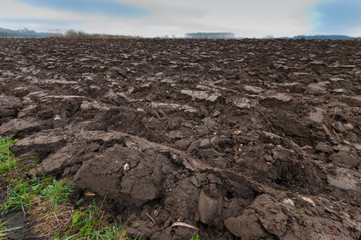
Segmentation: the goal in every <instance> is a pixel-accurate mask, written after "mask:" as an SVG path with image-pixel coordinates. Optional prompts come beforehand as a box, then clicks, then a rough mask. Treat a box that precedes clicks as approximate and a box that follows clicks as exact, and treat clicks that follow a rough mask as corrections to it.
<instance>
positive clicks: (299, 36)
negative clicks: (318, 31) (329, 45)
mask: <svg viewBox="0 0 361 240" xmlns="http://www.w3.org/2000/svg"><path fill="white" fill-rule="evenodd" d="M302 38H304V39H331V40H342V39H350V38H351V37H350V36H347V35H311V36H306V35H298V36H294V37H293V39H302Z"/></svg>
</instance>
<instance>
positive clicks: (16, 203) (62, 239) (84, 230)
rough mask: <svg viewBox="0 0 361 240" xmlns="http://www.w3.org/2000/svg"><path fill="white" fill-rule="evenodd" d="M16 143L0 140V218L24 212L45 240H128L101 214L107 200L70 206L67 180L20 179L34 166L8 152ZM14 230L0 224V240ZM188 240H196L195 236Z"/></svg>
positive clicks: (116, 224) (120, 227)
mask: <svg viewBox="0 0 361 240" xmlns="http://www.w3.org/2000/svg"><path fill="white" fill-rule="evenodd" d="M16 141H17V140H11V139H10V138H3V137H0V174H2V175H3V177H4V179H6V181H7V184H8V186H7V188H8V191H7V201H6V202H5V204H3V205H1V206H0V211H1V214H2V215H4V214H7V213H9V212H12V211H17V210H21V211H23V212H24V213H25V214H26V215H28V216H30V217H31V218H32V219H33V220H34V221H35V222H36V224H35V225H34V226H33V230H32V231H33V232H34V233H35V234H37V235H38V236H39V237H42V238H46V239H56V240H68V239H90V240H102V239H104V240H106V239H114V240H129V239H130V238H128V237H127V235H126V232H127V229H128V228H129V227H128V226H127V224H126V223H125V224H121V223H120V222H119V221H116V220H115V219H114V218H113V217H111V216H110V215H108V214H106V213H105V211H104V210H103V206H104V202H105V200H106V198H104V199H102V200H101V201H96V200H95V199H96V198H95V197H93V196H89V197H87V196H85V197H83V198H81V199H79V200H78V201H77V203H76V204H75V205H76V206H73V205H72V204H71V201H70V197H71V195H72V194H73V190H74V189H73V187H72V186H71V184H70V180H69V179H66V178H64V179H60V180H57V179H56V178H55V177H52V176H44V175H43V176H41V177H36V176H32V177H30V178H23V177H21V176H22V175H23V173H24V171H27V170H29V169H31V167H32V166H33V165H34V164H36V163H34V160H32V163H29V161H28V163H25V164H24V163H20V162H19V161H18V160H17V158H15V156H14V155H13V154H12V153H11V151H10V150H9V148H10V146H11V145H12V144H14V143H15V142H16ZM28 160H29V159H28ZM30 160H31V159H30ZM30 162H31V161H30ZM86 202H87V203H89V202H91V204H85V203H86ZM16 229H18V228H12V229H7V228H6V224H5V223H2V222H1V221H0V239H6V235H7V234H8V233H9V232H11V231H13V230H16ZM139 239H141V238H140V237H139V238H138V237H137V238H136V239H134V240H139ZM190 240H199V236H198V234H197V235H194V236H193V237H192V238H191V239H190Z"/></svg>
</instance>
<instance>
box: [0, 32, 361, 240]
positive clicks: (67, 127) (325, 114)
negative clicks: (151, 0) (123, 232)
mask: <svg viewBox="0 0 361 240" xmlns="http://www.w3.org/2000/svg"><path fill="white" fill-rule="evenodd" d="M0 49H1V50H0V62H1V65H0V115H1V119H0V124H1V125H0V134H1V135H13V136H15V137H17V138H20V139H21V140H20V141H18V142H17V143H16V144H15V145H14V146H13V148H12V150H13V151H14V152H15V153H16V154H18V155H20V154H25V155H35V156H38V157H40V159H41V160H42V162H41V165H40V166H39V169H40V167H41V168H42V169H43V170H44V171H45V172H46V173H48V174H57V175H58V176H59V177H61V176H66V177H70V178H71V179H72V180H73V182H74V184H75V185H76V186H77V188H79V190H80V191H91V192H94V193H96V194H98V195H99V196H105V195H107V196H109V197H110V198H111V199H113V201H114V206H113V209H116V210H115V211H116V212H114V213H115V214H117V215H118V216H119V218H121V219H123V220H128V221H129V222H131V223H137V224H138V225H137V227H135V228H134V229H131V230H130V235H131V236H133V235H134V236H136V235H138V234H141V235H143V239H147V238H148V237H149V238H151V239H189V238H190V237H191V236H192V235H193V234H194V233H195V232H198V233H199V234H200V237H201V239H239V237H241V238H242V240H247V239H308V240H309V239H317V240H321V239H325V240H326V239H344V240H347V239H350V240H351V239H360V236H361V215H360V209H361V197H360V196H361V184H360V181H361V140H360V139H361V84H360V83H361V50H360V49H361V42H360V41H327V40H322V41H305V40H217V41H215V40H151V39H139V40H131V39H130V40H76V39H75V40H74V39H44V40H36V39H31V40H30V39H29V40H21V39H20V40H15V39H1V40H0ZM39 169H38V170H33V171H32V172H31V173H36V171H39ZM153 220H154V221H153ZM175 222H184V223H187V224H190V225H192V226H194V227H197V228H199V231H197V230H194V229H192V228H188V227H181V226H178V227H175V226H172V224H174V223H175Z"/></svg>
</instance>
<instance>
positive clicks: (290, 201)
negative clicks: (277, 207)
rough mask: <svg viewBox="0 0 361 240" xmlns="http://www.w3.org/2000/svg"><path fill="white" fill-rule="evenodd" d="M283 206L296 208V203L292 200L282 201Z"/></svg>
mask: <svg viewBox="0 0 361 240" xmlns="http://www.w3.org/2000/svg"><path fill="white" fill-rule="evenodd" d="M282 203H283V204H286V205H288V206H291V207H294V206H295V202H294V201H292V200H291V199H285V200H283V201H282Z"/></svg>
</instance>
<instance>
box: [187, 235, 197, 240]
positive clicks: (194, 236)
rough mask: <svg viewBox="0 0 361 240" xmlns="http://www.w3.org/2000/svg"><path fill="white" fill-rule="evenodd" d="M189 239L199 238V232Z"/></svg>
mask: <svg viewBox="0 0 361 240" xmlns="http://www.w3.org/2000/svg"><path fill="white" fill-rule="evenodd" d="M189 240H199V235H198V234H195V235H193V237H192V238H191V239H189Z"/></svg>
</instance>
